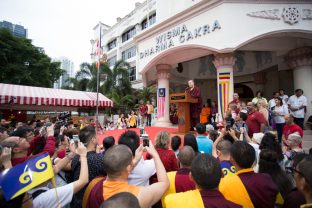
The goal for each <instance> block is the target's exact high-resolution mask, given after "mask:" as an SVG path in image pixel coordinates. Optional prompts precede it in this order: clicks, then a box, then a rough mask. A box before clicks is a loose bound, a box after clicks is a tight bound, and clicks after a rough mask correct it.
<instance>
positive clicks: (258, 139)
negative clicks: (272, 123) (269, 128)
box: [252, 132, 264, 144]
mask: <svg viewBox="0 0 312 208" xmlns="http://www.w3.org/2000/svg"><path fill="white" fill-rule="evenodd" d="M263 136H264V133H261V132H260V133H254V134H253V135H252V138H253V139H254V140H255V141H256V142H257V144H260V143H261V141H262V138H263Z"/></svg>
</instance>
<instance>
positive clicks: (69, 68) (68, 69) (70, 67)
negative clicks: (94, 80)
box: [53, 57, 75, 89]
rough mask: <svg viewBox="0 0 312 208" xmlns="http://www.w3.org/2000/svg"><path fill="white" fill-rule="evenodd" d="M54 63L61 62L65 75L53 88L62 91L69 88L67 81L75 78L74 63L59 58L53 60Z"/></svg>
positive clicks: (64, 58)
mask: <svg viewBox="0 0 312 208" xmlns="http://www.w3.org/2000/svg"><path fill="white" fill-rule="evenodd" d="M53 61H54V62H60V63H61V66H60V68H61V69H63V70H64V71H65V72H64V74H63V75H62V76H60V78H59V80H58V81H57V82H55V83H54V85H53V88H54V89H61V88H63V87H65V86H68V85H69V83H68V82H67V80H68V79H69V78H73V77H75V71H74V62H72V61H71V60H70V59H68V58H66V57H59V58H56V59H53Z"/></svg>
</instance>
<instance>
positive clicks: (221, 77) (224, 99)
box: [213, 53, 236, 118]
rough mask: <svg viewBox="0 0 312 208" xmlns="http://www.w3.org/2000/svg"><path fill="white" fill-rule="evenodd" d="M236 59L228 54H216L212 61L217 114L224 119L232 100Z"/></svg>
mask: <svg viewBox="0 0 312 208" xmlns="http://www.w3.org/2000/svg"><path fill="white" fill-rule="evenodd" d="M235 61H236V58H234V56H233V55H232V54H230V53H227V54H217V55H216V56H215V59H214V61H213V63H214V65H215V67H216V69H217V89H218V113H219V115H222V116H223V117H222V118H224V113H225V111H226V109H227V106H228V103H229V102H231V100H232V99H233V93H234V80H233V65H234V64H235Z"/></svg>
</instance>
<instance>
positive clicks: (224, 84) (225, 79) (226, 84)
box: [218, 72, 231, 118]
mask: <svg viewBox="0 0 312 208" xmlns="http://www.w3.org/2000/svg"><path fill="white" fill-rule="evenodd" d="M230 79H231V73H230V72H224V73H219V86H218V90H219V101H220V106H219V108H220V109H221V116H222V117H223V118H224V114H225V112H226V110H227V106H228V104H229V102H230V97H229V96H230V82H231V80H230Z"/></svg>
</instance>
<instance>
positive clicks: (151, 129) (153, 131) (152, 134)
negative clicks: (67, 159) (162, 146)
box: [98, 126, 184, 144]
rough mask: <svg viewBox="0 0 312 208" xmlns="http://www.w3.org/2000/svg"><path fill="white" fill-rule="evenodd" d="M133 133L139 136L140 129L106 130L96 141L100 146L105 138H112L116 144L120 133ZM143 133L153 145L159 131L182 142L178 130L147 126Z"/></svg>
mask: <svg viewBox="0 0 312 208" xmlns="http://www.w3.org/2000/svg"><path fill="white" fill-rule="evenodd" d="M129 130H132V131H135V132H136V133H137V134H138V135H140V129H139V128H134V129H118V130H108V131H106V132H105V133H104V134H99V135H98V139H99V144H102V141H103V139H104V138H105V137H107V136H113V137H114V138H115V141H116V143H117V142H118V139H119V137H120V135H121V134H122V133H124V132H125V131H129ZM144 130H145V132H146V133H147V134H148V135H149V138H150V139H151V140H152V141H153V144H155V139H156V136H157V134H158V133H159V132H161V131H167V132H169V133H170V137H172V136H174V135H179V136H180V137H181V138H182V141H183V136H184V135H182V134H178V133H177V132H178V129H177V128H164V127H154V126H148V127H145V128H144Z"/></svg>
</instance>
